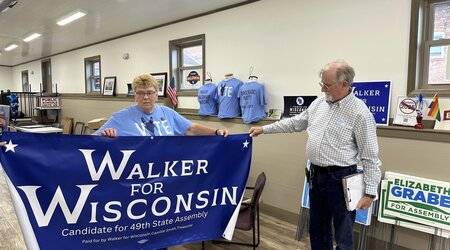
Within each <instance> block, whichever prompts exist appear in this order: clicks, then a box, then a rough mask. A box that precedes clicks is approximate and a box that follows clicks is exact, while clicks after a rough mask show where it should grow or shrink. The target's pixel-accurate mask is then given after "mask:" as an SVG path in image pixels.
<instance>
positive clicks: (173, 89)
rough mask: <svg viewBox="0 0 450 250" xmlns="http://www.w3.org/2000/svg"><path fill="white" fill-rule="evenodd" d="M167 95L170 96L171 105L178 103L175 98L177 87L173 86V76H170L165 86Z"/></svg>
mask: <svg viewBox="0 0 450 250" xmlns="http://www.w3.org/2000/svg"><path fill="white" fill-rule="evenodd" d="M167 95H168V96H169V97H170V101H171V102H172V105H173V106H174V107H176V106H177V104H178V99H177V87H176V86H175V77H172V80H170V84H169V87H168V88H167Z"/></svg>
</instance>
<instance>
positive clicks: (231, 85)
mask: <svg viewBox="0 0 450 250" xmlns="http://www.w3.org/2000/svg"><path fill="white" fill-rule="evenodd" d="M242 84H243V83H242V82H241V81H240V80H238V79H236V78H234V77H233V78H230V79H227V80H223V81H221V82H220V83H219V85H218V86H217V93H218V96H219V114H218V115H217V117H218V118H220V119H222V118H234V117H238V116H240V115H241V108H240V107H239V98H238V94H239V89H240V88H241V86H242Z"/></svg>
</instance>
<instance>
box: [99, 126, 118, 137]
mask: <svg viewBox="0 0 450 250" xmlns="http://www.w3.org/2000/svg"><path fill="white" fill-rule="evenodd" d="M102 135H103V136H108V137H110V138H114V137H117V130H116V129H113V128H105V129H104V130H103V131H102Z"/></svg>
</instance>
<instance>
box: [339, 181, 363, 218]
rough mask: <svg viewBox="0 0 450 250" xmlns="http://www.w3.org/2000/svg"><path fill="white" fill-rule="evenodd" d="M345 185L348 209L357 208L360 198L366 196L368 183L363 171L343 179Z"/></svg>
mask: <svg viewBox="0 0 450 250" xmlns="http://www.w3.org/2000/svg"><path fill="white" fill-rule="evenodd" d="M342 185H343V187H344V196H345V204H346V205H347V210H348V211H353V210H355V209H356V205H358V202H359V200H360V199H361V198H362V197H363V196H364V191H365V189H366V185H365V183H364V178H363V173H355V174H351V175H348V176H345V177H344V178H343V179H342Z"/></svg>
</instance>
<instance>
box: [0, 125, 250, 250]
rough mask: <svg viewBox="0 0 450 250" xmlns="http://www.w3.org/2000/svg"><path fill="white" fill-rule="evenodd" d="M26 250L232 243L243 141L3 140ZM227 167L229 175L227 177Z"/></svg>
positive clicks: (244, 160) (244, 168) (12, 136)
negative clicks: (201, 242) (218, 241)
mask: <svg viewBox="0 0 450 250" xmlns="http://www.w3.org/2000/svg"><path fill="white" fill-rule="evenodd" d="M0 141H7V142H8V143H7V144H6V145H5V146H4V147H1V148H0V159H1V166H2V167H3V168H4V170H5V172H6V176H7V183H8V187H9V190H10V193H11V197H12V199H13V203H14V207H15V209H16V214H17V215H18V216H17V217H18V219H19V223H20V225H21V229H22V232H23V234H24V239H25V242H26V245H27V248H28V249H55V250H59V249H68V250H70V249H158V248H163V247H169V246H174V245H180V244H187V243H191V242H199V241H206V240H214V239H222V238H226V239H231V237H232V234H233V230H234V227H235V223H236V219H237V215H238V213H239V206H240V202H241V200H242V197H243V194H244V190H245V185H246V183H247V178H248V174H249V170H250V160H251V148H252V138H251V137H249V136H248V135H230V136H228V137H227V138H224V137H222V136H157V137H149V136H148V137H144V136H119V137H116V138H108V137H104V136H92V135H58V134H36V133H12V132H3V134H2V135H1V137H0ZM230 168H232V171H230Z"/></svg>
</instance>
